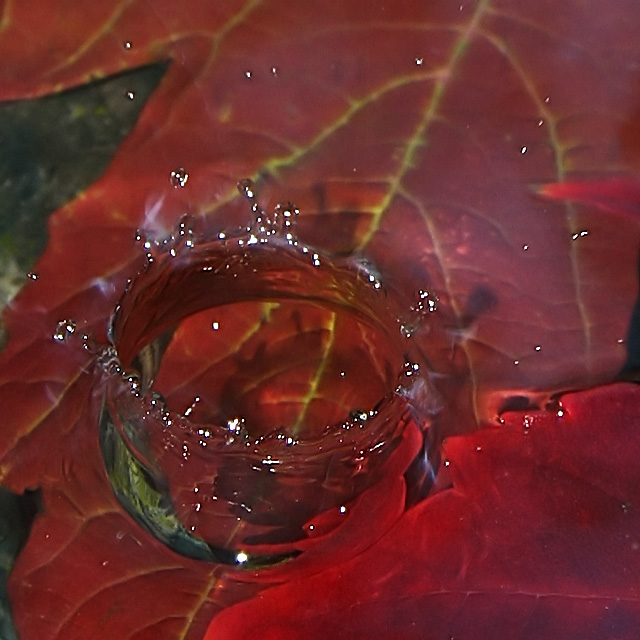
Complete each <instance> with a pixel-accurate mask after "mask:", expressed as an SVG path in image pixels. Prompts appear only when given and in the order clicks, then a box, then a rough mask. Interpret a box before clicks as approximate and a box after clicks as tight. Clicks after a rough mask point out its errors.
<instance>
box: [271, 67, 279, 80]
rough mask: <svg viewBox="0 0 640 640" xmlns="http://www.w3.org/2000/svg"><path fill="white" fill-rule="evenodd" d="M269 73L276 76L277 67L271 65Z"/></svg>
mask: <svg viewBox="0 0 640 640" xmlns="http://www.w3.org/2000/svg"><path fill="white" fill-rule="evenodd" d="M271 73H272V74H273V75H274V76H275V77H276V78H277V77H278V67H271Z"/></svg>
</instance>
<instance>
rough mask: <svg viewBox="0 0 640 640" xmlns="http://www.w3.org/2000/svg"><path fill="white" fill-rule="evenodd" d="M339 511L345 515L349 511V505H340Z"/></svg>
mask: <svg viewBox="0 0 640 640" xmlns="http://www.w3.org/2000/svg"><path fill="white" fill-rule="evenodd" d="M339 511H340V513H341V514H343V515H344V514H345V513H347V507H345V506H344V505H340V509H339Z"/></svg>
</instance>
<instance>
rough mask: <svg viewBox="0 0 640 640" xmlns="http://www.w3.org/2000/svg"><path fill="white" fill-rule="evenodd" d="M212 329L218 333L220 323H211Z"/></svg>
mask: <svg viewBox="0 0 640 640" xmlns="http://www.w3.org/2000/svg"><path fill="white" fill-rule="evenodd" d="M211 328H212V329H213V330H214V331H217V330H218V329H219V328H220V323H219V322H212V323H211Z"/></svg>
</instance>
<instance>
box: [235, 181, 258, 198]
mask: <svg viewBox="0 0 640 640" xmlns="http://www.w3.org/2000/svg"><path fill="white" fill-rule="evenodd" d="M237 187H238V191H239V193H240V195H241V196H244V197H245V198H248V199H249V200H255V198H256V185H255V184H254V183H253V180H250V179H249V178H244V179H243V180H240V181H238V184H237Z"/></svg>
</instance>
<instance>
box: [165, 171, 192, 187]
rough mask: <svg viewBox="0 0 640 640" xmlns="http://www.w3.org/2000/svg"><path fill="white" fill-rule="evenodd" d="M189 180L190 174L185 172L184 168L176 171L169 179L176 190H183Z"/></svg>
mask: <svg viewBox="0 0 640 640" xmlns="http://www.w3.org/2000/svg"><path fill="white" fill-rule="evenodd" d="M187 180H189V174H188V173H187V172H186V171H185V169H184V167H178V168H177V169H174V170H173V171H172V172H171V175H170V177H169V181H170V182H171V184H172V185H173V187H174V188H175V189H182V188H183V187H185V186H186V184H187Z"/></svg>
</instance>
